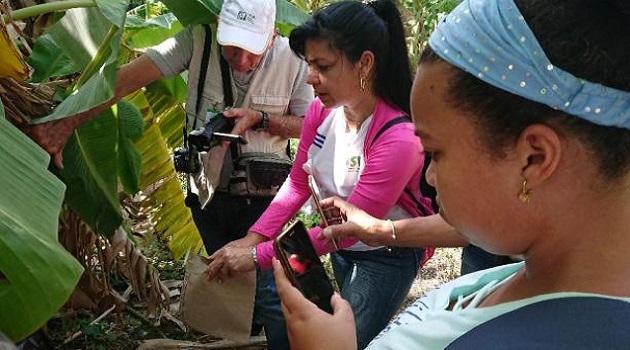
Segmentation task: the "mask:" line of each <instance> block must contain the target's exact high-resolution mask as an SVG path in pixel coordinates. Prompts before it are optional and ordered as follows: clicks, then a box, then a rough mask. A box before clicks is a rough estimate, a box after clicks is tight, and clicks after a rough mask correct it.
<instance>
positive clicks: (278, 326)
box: [190, 192, 290, 350]
mask: <svg viewBox="0 0 630 350" xmlns="http://www.w3.org/2000/svg"><path fill="white" fill-rule="evenodd" d="M272 199H273V198H272V197H264V198H257V197H252V198H246V197H237V196H231V195H229V194H227V193H225V192H216V193H215V194H214V197H213V198H212V201H210V203H208V205H206V207H205V208H204V209H201V207H200V206H196V207H192V208H190V211H191V212H192V217H193V220H194V221H195V225H196V226H197V229H198V230H199V233H200V234H201V238H202V240H203V244H204V246H205V247H206V251H207V252H208V254H210V255H212V253H214V252H216V251H217V250H219V249H220V248H221V247H223V246H224V245H226V244H227V243H229V242H231V241H233V240H236V239H239V238H243V237H245V235H246V234H247V231H248V230H249V228H250V227H251V226H252V225H253V224H254V222H256V220H258V218H259V217H260V215H262V213H263V212H264V211H265V210H266V209H267V207H268V206H269V204H270V203H271V200H272ZM263 327H264V328H265V335H266V337H267V347H268V348H269V349H278V350H282V349H290V347H289V340H288V337H287V331H286V323H285V320H284V315H282V310H281V308H280V297H279V296H278V293H276V285H275V282H274V279H273V273H272V271H271V270H269V271H258V272H257V278H256V302H255V305H254V317H253V320H252V335H257V334H259V333H260V330H261V329H262V328H263Z"/></svg>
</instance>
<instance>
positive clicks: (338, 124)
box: [208, 0, 433, 348]
mask: <svg viewBox="0 0 630 350" xmlns="http://www.w3.org/2000/svg"><path fill="white" fill-rule="evenodd" d="M290 44H291V48H292V49H293V51H294V52H295V53H296V54H298V55H299V56H301V57H303V58H304V59H305V60H306V61H307V62H308V63H309V67H310V73H309V77H308V82H309V84H311V85H313V87H314V89H315V91H316V93H317V95H318V98H317V99H316V100H315V101H314V102H313V103H312V104H311V106H310V107H309V109H308V111H307V113H306V116H305V119H304V122H303V127H302V134H301V136H300V143H299V146H298V151H297V155H296V158H295V163H294V165H293V168H292V170H291V173H290V175H289V177H288V179H287V181H285V183H284V184H283V185H282V187H281V189H280V191H279V192H278V194H277V195H276V197H275V198H274V200H273V202H272V203H271V205H270V206H269V208H268V209H267V210H266V211H265V212H264V214H263V215H262V216H261V217H260V218H259V220H258V221H257V222H256V223H255V224H254V225H253V226H252V227H251V229H250V231H249V233H248V234H247V236H246V237H245V238H243V239H241V240H238V241H234V242H232V243H230V244H228V245H226V246H225V247H223V248H222V249H220V250H219V251H218V252H216V253H215V254H213V256H212V258H213V260H214V261H213V262H212V263H211V264H210V265H209V267H208V273H209V275H210V277H211V278H213V277H215V276H218V277H219V278H222V277H223V276H228V275H230V274H232V273H237V272H243V271H251V270H254V269H255V268H256V267H258V268H260V269H270V268H271V260H272V257H273V256H274V251H273V248H272V240H273V238H274V237H275V236H276V235H277V234H278V233H280V232H281V230H282V228H283V226H284V225H285V224H286V223H287V222H289V221H290V220H291V218H293V217H294V216H295V214H296V213H297V212H298V211H299V210H300V208H301V207H302V205H304V203H306V201H307V200H308V199H309V198H310V191H309V186H308V176H309V175H312V176H313V178H314V179H315V181H316V182H317V184H318V187H319V188H320V191H321V192H322V198H325V197H329V196H332V195H335V196H339V197H342V198H345V199H347V200H348V202H350V203H352V204H354V205H355V206H357V207H359V208H361V209H363V210H364V211H366V212H367V213H369V214H370V215H372V216H374V217H378V218H383V219H389V220H398V219H403V218H410V217H417V216H420V215H430V214H432V213H433V212H432V209H431V206H430V200H429V199H427V198H423V197H422V195H421V194H420V189H419V184H420V176H421V173H422V164H423V160H424V156H423V150H422V145H421V143H420V140H419V139H418V137H417V136H416V135H415V134H414V127H413V124H412V123H409V122H402V123H398V124H395V125H393V126H391V127H389V128H387V129H386V130H385V131H383V132H382V133H380V131H381V130H382V129H383V127H384V125H385V124H387V123H388V122H389V121H391V120H393V119H395V118H397V117H400V116H404V115H409V95H410V90H411V83H412V78H411V71H410V66H409V60H408V55H407V48H406V45H405V39H404V31H403V26H402V22H401V19H400V13H399V11H398V9H397V8H396V6H395V5H394V4H393V3H392V2H391V0H379V1H374V2H370V3H369V4H364V3H362V2H357V1H343V2H338V3H335V4H331V5H329V6H327V7H324V8H322V9H320V10H319V11H317V12H316V13H315V14H314V15H313V17H312V19H311V20H310V21H308V22H306V23H305V24H303V25H301V26H299V27H297V28H295V29H294V30H293V32H292V33H291V37H290ZM383 130H384V129H383ZM377 134H378V136H377ZM320 232H321V228H320V227H316V228H314V229H311V230H310V231H309V235H310V237H311V241H312V242H313V244H314V246H315V249H316V250H317V252H318V253H319V254H320V255H323V254H326V253H331V260H332V264H333V269H334V273H335V278H336V280H337V283H338V285H339V286H340V290H341V295H342V296H343V297H344V298H345V299H346V300H348V301H349V302H350V304H351V306H352V309H353V312H354V315H355V319H356V325H357V327H356V328H357V341H358V344H359V348H363V347H365V346H366V345H367V344H368V343H369V342H370V341H371V340H372V338H373V337H374V336H376V335H377V334H378V332H379V331H380V330H381V329H383V327H385V325H386V324H387V323H388V321H389V320H390V319H391V317H392V316H393V315H394V314H395V312H396V311H397V310H398V308H399V307H400V305H401V304H402V303H403V301H404V300H405V297H406V296H407V293H408V291H409V288H410V287H411V284H412V282H413V280H414V279H415V277H416V275H417V272H418V268H419V265H420V262H422V261H423V260H424V258H426V256H425V255H427V256H430V253H431V252H430V250H429V249H427V251H426V252H425V251H424V249H422V248H420V249H414V248H394V249H389V248H388V247H385V246H376V247H374V246H369V245H367V244H365V243H363V242H361V241H358V240H356V239H352V238H349V239H345V240H342V241H340V242H339V244H338V247H339V248H340V250H339V251H334V250H335V248H334V246H333V244H331V242H330V241H325V240H320V239H317V238H316V237H317V235H318V234H319V233H320ZM391 239H392V242H391V243H392V245H393V243H394V242H393V241H394V240H395V239H396V236H395V232H392V234H391ZM385 244H388V243H385ZM388 245H389V244H388ZM256 265H257V266H256Z"/></svg>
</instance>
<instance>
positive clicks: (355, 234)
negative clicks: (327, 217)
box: [317, 197, 391, 247]
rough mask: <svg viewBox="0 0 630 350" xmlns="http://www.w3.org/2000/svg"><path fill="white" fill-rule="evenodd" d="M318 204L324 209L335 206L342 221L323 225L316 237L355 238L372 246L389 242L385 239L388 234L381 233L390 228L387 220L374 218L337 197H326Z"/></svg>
mask: <svg viewBox="0 0 630 350" xmlns="http://www.w3.org/2000/svg"><path fill="white" fill-rule="evenodd" d="M320 205H321V207H322V208H323V209H324V210H326V209H328V208H336V209H337V210H338V211H339V216H340V217H341V218H342V219H343V223H342V224H340V225H334V226H327V227H325V228H324V229H323V230H322V232H321V233H320V234H319V236H318V237H317V238H319V239H330V240H337V241H339V240H340V239H343V238H356V239H358V240H360V241H361V242H363V243H365V244H367V245H369V246H373V247H377V246H381V245H387V244H388V243H389V242H387V239H389V238H390V236H389V235H387V234H382V233H385V232H389V231H390V230H391V229H390V226H389V224H388V223H387V221H384V220H379V219H376V218H374V217H372V216H371V215H370V214H368V213H366V212H365V211H363V210H361V209H359V208H357V207H355V206H354V205H352V204H350V203H348V202H347V201H345V200H343V199H341V198H339V197H330V198H326V199H324V200H322V201H321V202H320Z"/></svg>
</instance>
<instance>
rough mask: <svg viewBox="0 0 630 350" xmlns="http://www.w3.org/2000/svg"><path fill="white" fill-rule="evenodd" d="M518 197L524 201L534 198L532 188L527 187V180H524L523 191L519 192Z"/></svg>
mask: <svg viewBox="0 0 630 350" xmlns="http://www.w3.org/2000/svg"><path fill="white" fill-rule="evenodd" d="M518 199H520V200H521V202H523V203H529V202H531V200H532V190H531V189H529V188H527V180H523V185H522V186H521V191H520V192H519V193H518Z"/></svg>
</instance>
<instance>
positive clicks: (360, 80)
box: [359, 78, 366, 92]
mask: <svg viewBox="0 0 630 350" xmlns="http://www.w3.org/2000/svg"><path fill="white" fill-rule="evenodd" d="M365 85H366V83H365V80H364V79H363V78H359V86H360V87H361V91H362V92H364V91H365Z"/></svg>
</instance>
